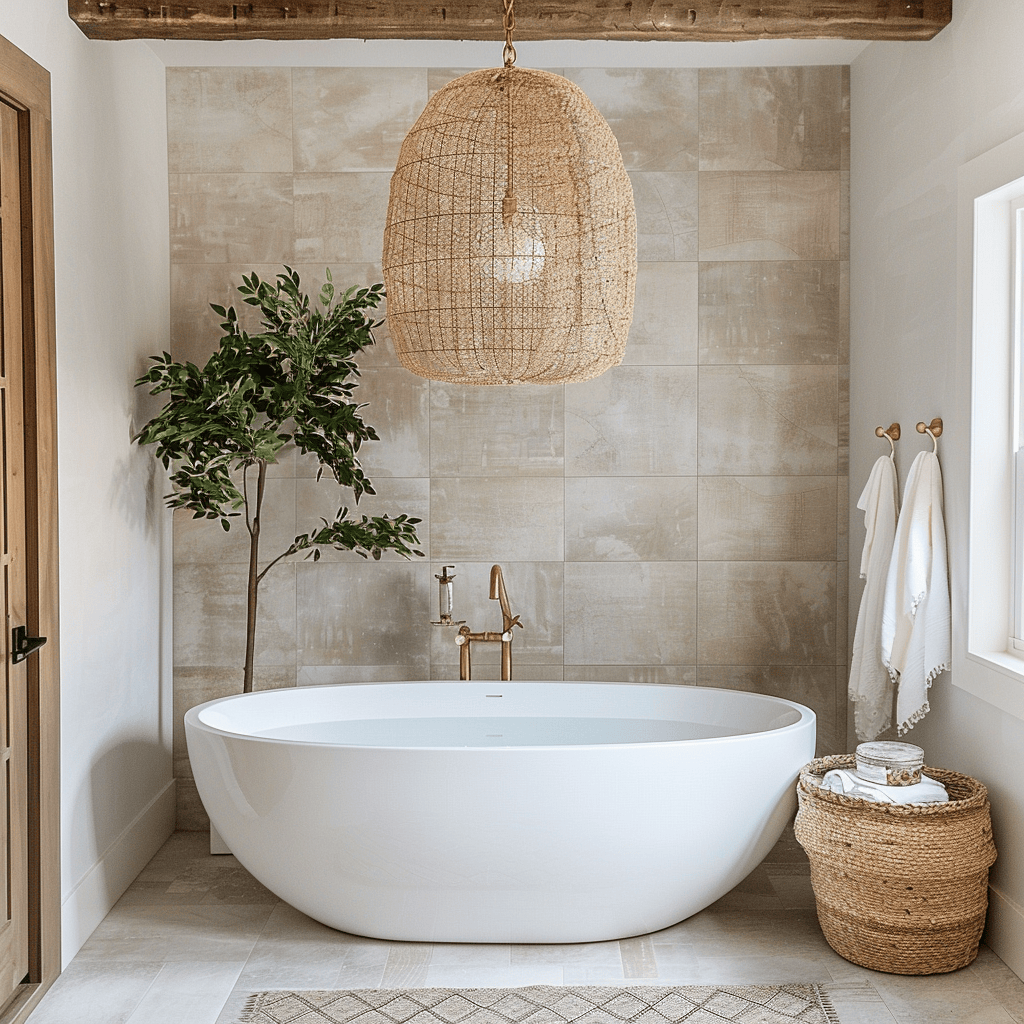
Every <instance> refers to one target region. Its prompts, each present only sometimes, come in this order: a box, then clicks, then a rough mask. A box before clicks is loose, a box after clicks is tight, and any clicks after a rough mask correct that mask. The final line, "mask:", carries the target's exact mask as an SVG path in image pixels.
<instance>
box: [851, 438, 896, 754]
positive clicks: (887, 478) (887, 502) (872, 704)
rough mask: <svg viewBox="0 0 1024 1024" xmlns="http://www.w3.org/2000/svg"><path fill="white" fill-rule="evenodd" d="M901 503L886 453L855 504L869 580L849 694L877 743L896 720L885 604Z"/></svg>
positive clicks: (863, 570) (861, 734)
mask: <svg viewBox="0 0 1024 1024" xmlns="http://www.w3.org/2000/svg"><path fill="white" fill-rule="evenodd" d="M898 500H899V485H898V484H897V482H896V464H895V463H894V462H893V460H892V459H891V458H890V457H889V456H888V455H883V456H881V457H880V458H879V459H878V461H877V462H876V463H875V464H874V466H872V467H871V475H870V476H869V477H868V482H867V484H865V486H864V492H863V493H862V494H861V496H860V500H859V501H858V502H857V508H859V509H863V510H864V528H865V530H866V535H865V537H864V549H863V551H862V552H861V556H860V575H861V579H863V580H866V581H867V582H866V583H865V585H864V593H863V594H862V595H861V599H860V611H859V612H858V613H857V628H856V630H855V632H854V634H853V662H852V664H851V667H850V687H849V693H850V700H852V701H853V702H854V723H855V725H856V728H857V738H858V739H859V740H873V739H874V738H875V737H876V736H878V735H879V734H880V733H883V732H885V730H886V729H888V728H889V723H890V721H891V720H892V679H891V678H890V676H889V670H888V668H886V666H885V664H884V663H883V661H882V603H883V598H884V596H885V581H886V576H887V574H888V572H889V562H890V559H891V557H892V544H893V540H894V538H895V536H896V516H897V502H898Z"/></svg>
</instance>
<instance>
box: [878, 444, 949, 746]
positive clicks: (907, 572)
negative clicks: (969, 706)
mask: <svg viewBox="0 0 1024 1024" xmlns="http://www.w3.org/2000/svg"><path fill="white" fill-rule="evenodd" d="M882 660H883V661H884V662H885V664H886V667H887V668H888V669H889V675H890V676H891V677H892V680H893V682H894V683H897V684H898V687H899V689H898V690H897V696H896V729H897V732H898V733H899V735H900V736H902V735H903V734H904V733H906V732H908V731H909V730H910V729H912V728H913V727H914V725H916V724H917V723H918V722H919V721H920V720H921V719H922V718H923V717H924V716H925V714H927V712H928V710H929V706H928V687H929V686H931V684H932V680H933V679H934V678H935V677H936V676H937V675H938V674H939V673H940V672H942V671H943V670H944V669H947V668H949V663H950V626H949V580H948V575H947V569H946V529H945V525H944V524H943V520H942V472H941V470H940V469H939V460H938V457H937V456H936V455H935V453H934V452H929V451H924V452H921V454H920V455H918V457H917V458H916V459H914V464H913V465H912V466H911V467H910V476H909V477H908V478H907V486H906V489H905V490H904V492H903V508H902V510H901V512H900V519H899V523H898V524H897V526H896V540H895V542H894V543H893V548H892V560H891V561H890V563H889V574H888V576H887V578H886V582H885V601H884V604H883V607H882Z"/></svg>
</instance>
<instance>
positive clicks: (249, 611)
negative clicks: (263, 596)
mask: <svg viewBox="0 0 1024 1024" xmlns="http://www.w3.org/2000/svg"><path fill="white" fill-rule="evenodd" d="M258 465H259V477H258V478H257V481H256V507H255V509H254V510H253V513H252V516H251V517H247V521H246V525H247V526H248V527H249V583H248V587H247V588H246V598H247V600H246V615H245V672H244V675H243V681H242V693H252V668H253V664H252V663H253V654H254V652H255V649H256V592H257V588H258V587H259V578H258V577H257V566H258V564H259V553H260V513H261V511H262V509H263V489H264V487H265V486H266V481H267V464H266V462H265V461H264V460H263V459H260V460H259V463H258ZM246 502H247V504H248V497H247V499H246ZM248 511H249V509H248V507H247V508H246V512H247V513H248Z"/></svg>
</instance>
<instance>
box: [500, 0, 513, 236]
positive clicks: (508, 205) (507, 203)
mask: <svg viewBox="0 0 1024 1024" xmlns="http://www.w3.org/2000/svg"><path fill="white" fill-rule="evenodd" d="M514 8H515V0H505V50H504V53H503V56H504V58H505V92H506V95H507V100H508V131H507V132H506V136H507V140H508V142H507V146H508V151H507V153H506V163H507V167H508V171H507V172H506V187H505V198H504V199H503V200H502V203H501V220H502V223H503V224H504V226H505V230H506V231H508V230H509V229H510V228H511V227H512V217H513V216H514V215H515V212H516V207H517V203H516V196H515V189H514V183H513V177H512V75H511V71H512V66H513V65H514V64H515V62H516V48H515V47H514V46H513V45H512V32H513V30H514V29H515V27H516V12H515V9H514Z"/></svg>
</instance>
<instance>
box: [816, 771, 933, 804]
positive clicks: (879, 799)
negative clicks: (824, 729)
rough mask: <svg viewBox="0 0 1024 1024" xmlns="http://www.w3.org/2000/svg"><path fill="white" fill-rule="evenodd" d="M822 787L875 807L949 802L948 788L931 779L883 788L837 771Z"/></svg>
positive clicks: (851, 773) (856, 776)
mask: <svg viewBox="0 0 1024 1024" xmlns="http://www.w3.org/2000/svg"><path fill="white" fill-rule="evenodd" d="M818 785H820V786H821V788H822V789H827V790H828V791H829V792H831V793H842V794H843V795H844V796H853V797H857V798H858V799H859V800H867V801H869V802H870V803H873V804H944V803H948V801H949V793H948V792H947V791H946V787H945V786H944V785H943V784H942V783H941V782H939V781H938V780H937V779H932V778H930V777H929V776H927V775H922V776H921V781H920V782H915V783H914V784H913V785H912V786H883V785H882V784H881V783H878V782H869V781H868V780H867V779H862V778H861V777H860V776H859V775H858V774H857V773H856V772H850V771H846V769H844V768H833V769H832V771H830V772H826V773H825V774H824V776H822V779H821V782H820V783H819V784H818Z"/></svg>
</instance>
